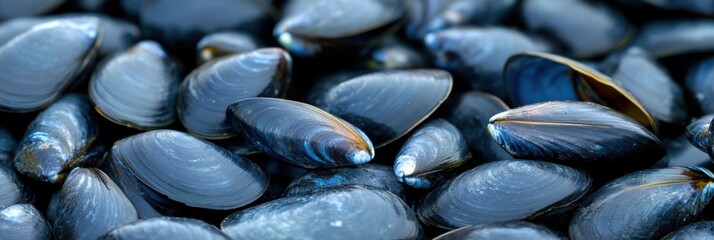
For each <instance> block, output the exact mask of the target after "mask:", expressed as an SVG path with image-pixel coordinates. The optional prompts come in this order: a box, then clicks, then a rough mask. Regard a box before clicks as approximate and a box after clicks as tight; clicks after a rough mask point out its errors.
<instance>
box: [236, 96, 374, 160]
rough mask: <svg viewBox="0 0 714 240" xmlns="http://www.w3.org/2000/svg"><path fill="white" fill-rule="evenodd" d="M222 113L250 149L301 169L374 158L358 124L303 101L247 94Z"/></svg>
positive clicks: (369, 143)
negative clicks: (244, 139) (225, 113)
mask: <svg viewBox="0 0 714 240" xmlns="http://www.w3.org/2000/svg"><path fill="white" fill-rule="evenodd" d="M227 114H228V118H229V121H230V122H231V123H232V124H233V126H234V127H235V128H236V129H237V130H239V132H242V133H243V134H244V136H245V137H246V138H247V139H248V140H250V141H251V142H252V143H253V145H254V146H255V147H256V148H258V149H260V150H262V151H263V152H264V153H266V154H268V155H270V156H272V157H275V158H278V159H281V160H284V161H286V162H289V163H292V164H295V165H298V166H301V167H304V168H320V167H337V166H347V165H355V164H363V163H367V162H369V161H371V160H372V158H373V157H374V147H373V146H372V142H371V141H370V139H369V138H367V136H366V135H365V134H364V133H363V132H362V131H361V130H360V129H358V128H356V127H355V126H353V125H352V124H350V123H348V122H346V121H345V120H342V119H339V118H337V117H335V116H333V115H331V114H329V113H327V112H325V111H322V110H320V109H319V108H316V107H314V106H311V105H308V104H305V103H300V102H295V101H290V100H284V99H279V98H247V99H243V100H240V101H237V102H235V103H233V104H231V105H230V107H229V108H228V113H227Z"/></svg>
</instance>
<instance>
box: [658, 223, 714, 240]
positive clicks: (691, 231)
mask: <svg viewBox="0 0 714 240" xmlns="http://www.w3.org/2000/svg"><path fill="white" fill-rule="evenodd" d="M662 239H664V240H696V239H714V221H702V222H696V223H692V224H689V225H687V226H684V227H683V228H680V229H679V230H677V231H675V232H673V233H670V234H669V235H667V236H666V237H664V238H662Z"/></svg>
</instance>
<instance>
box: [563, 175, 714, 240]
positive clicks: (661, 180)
mask: <svg viewBox="0 0 714 240" xmlns="http://www.w3.org/2000/svg"><path fill="white" fill-rule="evenodd" d="M712 177H714V175H713V174H712V173H711V172H709V171H708V170H706V169H702V168H680V167H672V168H663V169H651V170H644V171H640V172H635V173H631V174H628V175H626V176H624V177H621V178H618V179H616V180H614V181H612V182H610V183H608V184H607V185H605V186H603V187H602V188H600V190H598V191H597V192H595V193H593V194H592V195H590V196H589V197H588V199H587V200H586V201H585V202H584V203H583V205H582V206H583V207H582V208H580V209H578V211H577V213H576V214H575V216H574V217H573V219H572V220H571V221H570V231H569V232H570V237H571V238H572V239H575V240H577V239H655V238H660V237H662V236H664V235H665V234H667V233H669V232H671V231H673V230H675V229H677V228H679V227H682V226H684V225H686V224H687V223H690V222H691V221H693V220H694V219H695V218H696V217H697V215H698V214H699V213H700V212H701V211H702V210H703V209H704V207H705V206H706V205H707V203H709V201H710V200H711V199H712V197H714V194H712V189H711V188H712V184H713V183H714V179H713V178H712Z"/></svg>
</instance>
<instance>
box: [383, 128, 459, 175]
mask: <svg viewBox="0 0 714 240" xmlns="http://www.w3.org/2000/svg"><path fill="white" fill-rule="evenodd" d="M469 159H471V151H469V148H468V145H467V144H466V139H465V138H464V137H463V136H462V135H461V132H460V131H459V129H458V128H456V127H455V126H454V125H453V124H451V123H449V122H448V121H446V120H444V119H436V120H432V121H430V122H427V123H426V124H424V125H423V126H421V127H419V128H418V129H417V130H416V131H414V134H412V135H411V136H410V137H409V138H408V139H407V141H406V143H404V146H402V149H401V150H400V151H399V154H398V155H397V159H396V160H395V161H394V174H395V175H396V176H397V178H398V179H399V181H401V182H403V183H405V184H407V185H409V186H411V187H413V188H423V189H426V188H431V187H433V186H436V185H438V184H440V183H441V182H443V181H445V180H447V179H448V178H450V177H451V176H453V175H454V174H456V173H457V172H456V170H455V169H456V168H457V167H460V166H462V165H465V164H466V162H467V161H468V160H469Z"/></svg>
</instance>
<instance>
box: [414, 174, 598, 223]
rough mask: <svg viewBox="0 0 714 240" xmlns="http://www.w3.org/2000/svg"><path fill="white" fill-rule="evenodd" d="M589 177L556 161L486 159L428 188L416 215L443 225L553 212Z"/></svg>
mask: <svg viewBox="0 0 714 240" xmlns="http://www.w3.org/2000/svg"><path fill="white" fill-rule="evenodd" d="M591 184H592V179H591V178H590V176H589V175H588V174H587V173H585V172H583V171H581V170H577V169H575V168H571V167H567V166H563V165H560V164H555V163H550V162H541V161H531V160H505V161H496V162H490V163H485V164H483V165H480V166H478V167H476V168H473V169H471V170H469V171H466V172H464V173H462V174H461V175H459V176H457V177H455V178H453V179H451V180H450V181H449V182H446V183H444V184H443V185H440V186H439V187H437V188H435V189H434V190H433V191H432V192H430V193H429V194H428V195H427V196H426V197H425V198H424V199H423V200H422V202H421V203H420V205H419V208H418V210H417V214H418V215H419V218H420V219H421V220H422V222H424V223H426V224H428V225H431V226H436V227H440V228H444V229H456V228H460V227H465V226H469V225H477V224H484V223H496V222H504V221H516V220H524V219H533V218H537V217H543V216H548V215H549V214H558V213H559V212H561V211H563V210H565V209H567V208H569V207H570V206H569V205H570V204H572V203H573V202H575V201H576V200H578V199H580V198H582V197H583V196H584V195H585V194H586V193H587V192H588V190H589V189H590V186H591Z"/></svg>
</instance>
